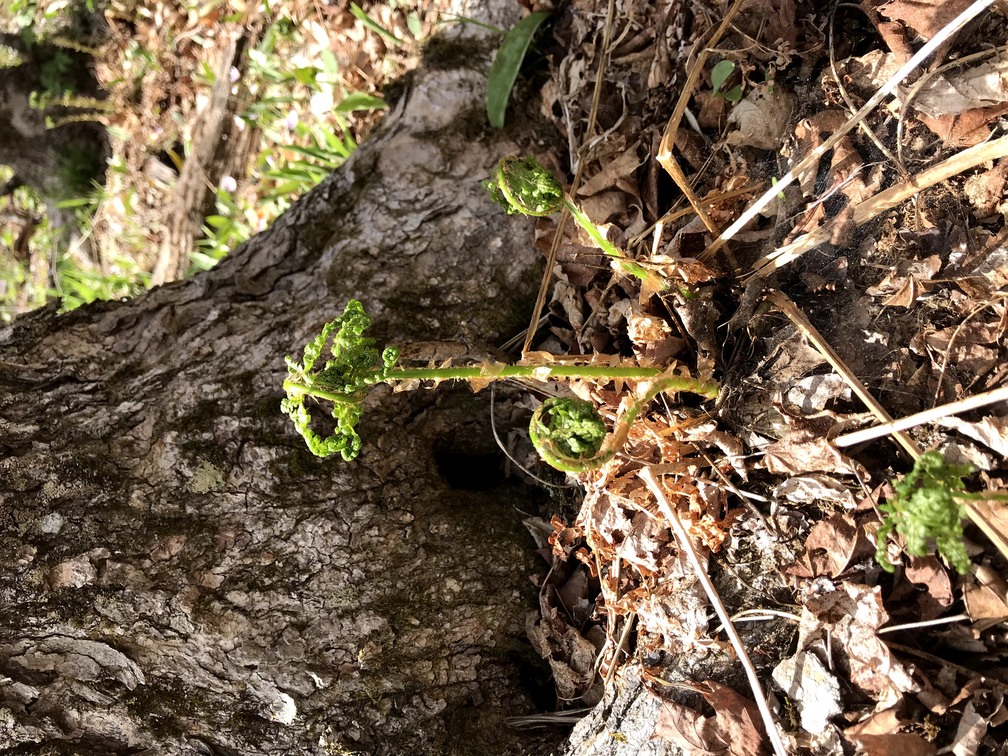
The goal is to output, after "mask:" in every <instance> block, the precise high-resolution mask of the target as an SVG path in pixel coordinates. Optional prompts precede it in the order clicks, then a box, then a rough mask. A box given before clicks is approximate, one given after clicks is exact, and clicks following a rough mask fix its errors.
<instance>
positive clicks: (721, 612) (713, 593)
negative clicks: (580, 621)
mask: <svg viewBox="0 0 1008 756" xmlns="http://www.w3.org/2000/svg"><path fill="white" fill-rule="evenodd" d="M638 475H639V477H640V479H641V480H643V481H644V483H645V485H646V486H647V487H648V488H649V489H650V491H651V493H652V494H653V495H654V497H655V500H656V501H657V502H658V508H659V509H660V510H661V512H662V514H663V515H665V517H666V519H667V520H668V522H669V526H670V527H671V528H672V531H673V532H674V533H675V536H676V540H677V541H678V542H679V546H680V547H681V548H682V549H683V551H685V552H686V556H687V557H688V558H689V561H690V564H691V565H693V570H694V571H695V572H696V576H697V579H698V580H699V581H700V584H701V585H702V586H703V589H704V591H705V592H706V593H707V598H708V600H709V601H710V602H711V606H713V607H714V611H716V612H717V615H718V618H719V619H720V620H721V623H722V625H723V626H724V631H725V634H726V635H727V636H728V639H729V640H730V641H731V644H732V648H734V649H735V653H736V654H737V655H738V659H739V663H741V664H742V668H743V669H744V670H745V673H746V677H747V678H748V679H749V686H750V687H751V688H752V692H753V696H754V699H755V701H756V707H757V708H758V709H759V711H760V715H761V716H762V718H763V726H764V727H765V728H766V731H767V737H769V738H770V742H771V743H772V744H773V749H774V753H775V754H777V756H787V748H786V747H785V746H784V741H783V740H781V736H780V732H779V731H778V730H777V724H776V723H775V722H774V718H773V714H772V713H771V711H770V706H769V705H768V704H767V700H766V696H765V695H764V694H763V687H762V686H761V685H760V681H759V677H758V676H757V674H756V668H755V667H754V666H753V664H752V661H750V659H749V654H748V653H747V652H746V649H745V646H743V645H742V639H741V638H740V637H739V634H738V632H737V631H736V630H735V626H734V625H733V624H732V621H731V617H730V616H729V614H728V610H727V609H725V605H724V604H723V603H722V601H721V598H720V596H718V593H717V589H716V588H715V587H714V583H713V582H711V579H710V577H709V576H708V575H707V570H706V569H705V567H704V565H703V564H702V563H701V562H700V557H699V556H698V555H697V552H696V549H695V548H694V547H693V543H692V541H691V540H690V537H689V534H688V533H687V532H686V528H685V526H684V525H683V524H682V520H680V519H679V515H678V514H676V511H675V509H673V508H672V506H671V505H670V504H669V502H668V499H667V498H666V497H665V492H664V491H663V490H662V487H661V484H659V483H658V480H657V479H656V478H655V476H654V473H653V472H652V470H651V468H650V467H645V468H644V469H643V470H641V471H640V472H639V473H638Z"/></svg>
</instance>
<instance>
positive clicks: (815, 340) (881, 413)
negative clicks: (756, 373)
mask: <svg viewBox="0 0 1008 756" xmlns="http://www.w3.org/2000/svg"><path fill="white" fill-rule="evenodd" d="M765 299H766V301H768V302H769V303H770V304H772V305H773V306H774V307H776V308H777V309H778V310H779V311H780V312H782V313H783V314H784V315H785V316H787V318H788V320H790V321H791V322H792V323H794V325H795V327H796V328H797V329H798V330H799V331H801V333H802V335H803V336H804V337H805V338H806V339H808V341H809V343H810V344H812V346H813V347H815V349H816V351H818V352H819V354H821V355H822V356H823V359H825V360H826V361H827V362H828V363H829V364H830V365H831V366H832V368H833V369H834V370H835V371H837V373H839V374H840V375H841V376H842V377H843V379H844V380H845V381H846V382H847V385H848V386H850V388H851V391H853V392H854V393H855V394H856V395H857V397H858V398H859V399H860V400H861V401H862V402H864V403H865V405H867V406H868V408H869V409H870V410H871V411H872V413H873V414H874V415H875V417H877V418H878V419H879V420H880V421H882V422H883V423H889V422H892V415H890V414H889V413H888V412H886V410H885V408H884V407H883V406H882V405H881V404H879V403H878V400H877V399H876V398H875V397H874V396H872V394H871V392H870V391H868V388H867V387H866V386H865V385H864V384H863V383H862V382H861V381H860V379H859V378H858V377H857V376H856V375H854V373H853V371H851V369H850V368H848V367H847V365H846V363H845V362H844V361H843V360H842V359H840V355H838V354H837V353H836V352H835V351H833V347H831V346H830V345H829V344H828V343H827V342H826V339H824V338H823V337H822V334H820V333H819V331H818V330H816V328H815V326H813V325H812V323H810V322H809V319H808V318H806V317H805V313H803V312H802V311H801V310H799V309H798V307H797V306H796V305H795V303H794V302H792V301H791V299H790V297H788V296H787V294H784V293H783V292H780V291H771V292H769V293H767V295H766V297H765ZM893 437H894V438H895V439H896V440H897V441H898V442H899V443H900V445H901V446H902V447H903V448H904V449H906V451H907V453H908V454H909V455H910V456H911V457H912V458H913V459H917V457H919V456H920V455H921V454H923V453H924V450H923V449H921V448H920V446H918V445H917V442H916V441H914V440H913V439H912V438H910V436H908V435H907V434H905V433H902V432H900V431H896V432H894V433H893Z"/></svg>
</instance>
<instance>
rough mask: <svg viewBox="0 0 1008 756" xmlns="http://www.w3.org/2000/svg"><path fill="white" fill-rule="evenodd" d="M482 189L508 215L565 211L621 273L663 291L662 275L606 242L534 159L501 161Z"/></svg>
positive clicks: (507, 158)
mask: <svg viewBox="0 0 1008 756" xmlns="http://www.w3.org/2000/svg"><path fill="white" fill-rule="evenodd" d="M483 187H484V188H485V189H486V190H487V191H488V192H489V193H490V197H491V199H493V201H494V202H496V203H497V204H498V205H500V206H501V207H503V208H504V210H505V211H506V212H507V213H508V214H509V215H510V214H512V213H521V214H523V215H532V216H542V215H551V214H553V213H555V212H558V211H559V210H561V209H566V210H567V211H568V212H569V213H570V214H571V217H572V218H573V219H574V222H575V223H577V224H578V225H579V226H580V227H581V228H582V229H583V230H584V231H585V233H587V234H588V236H589V237H591V240H592V241H593V242H595V245H596V246H597V247H598V248H599V249H600V250H602V251H603V252H604V253H605V254H607V255H608V256H609V257H611V258H613V259H614V260H615V261H616V263H615V264H616V265H617V266H618V267H619V269H620V270H621V271H623V273H625V274H627V275H631V276H634V277H635V278H639V279H640V280H641V281H643V282H644V284H645V285H646V286H647V287H649V288H650V289H651V290H652V291H662V290H663V289H665V288H666V285H665V282H664V281H663V280H662V278H661V276H659V275H658V274H656V273H655V272H654V271H650V270H648V269H647V268H645V267H644V266H643V265H641V264H640V263H637V262H635V261H633V260H631V259H630V258H628V257H627V255H626V253H625V252H624V251H623V250H621V249H620V248H619V247H617V246H616V245H615V244H613V243H612V242H611V241H609V239H608V238H606V235H605V233H604V232H603V231H602V229H600V228H599V227H598V226H596V225H595V224H594V223H593V222H592V220H591V218H589V217H588V216H587V215H586V214H585V212H584V211H583V210H582V209H581V208H580V207H578V206H577V205H576V204H575V203H574V201H573V200H572V199H571V198H570V197H568V196H567V195H566V194H565V193H564V190H563V186H561V184H560V182H559V181H557V179H556V177H555V176H554V175H553V174H552V172H550V171H549V170H547V169H546V168H544V167H543V166H542V165H540V164H539V162H538V161H537V160H536V159H535V158H534V157H506V158H502V159H501V161H500V162H499V163H498V164H497V171H496V172H495V173H494V177H493V178H492V179H487V180H486V181H484V182H483Z"/></svg>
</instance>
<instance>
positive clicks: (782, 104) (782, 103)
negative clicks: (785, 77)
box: [725, 85, 795, 150]
mask: <svg viewBox="0 0 1008 756" xmlns="http://www.w3.org/2000/svg"><path fill="white" fill-rule="evenodd" d="M794 103H795V99H794V96H793V95H791V93H789V92H787V91H786V90H785V89H784V88H783V87H781V86H780V85H774V86H773V87H772V88H770V87H761V88H759V89H754V90H752V91H751V92H750V93H749V94H748V95H746V96H745V98H743V99H742V101H741V102H739V103H738V104H737V105H736V106H735V107H734V108H732V112H731V113H730V114H729V115H728V127H729V129H731V128H732V127H734V130H731V131H729V132H728V133H727V134H726V135H725V142H727V143H728V144H730V145H733V146H736V147H738V146H742V145H744V146H746V147H755V148H757V149H760V150H779V149H780V147H781V144H782V143H783V141H784V135H785V132H786V131H787V126H788V122H789V121H790V120H791V112H792V111H793V110H794Z"/></svg>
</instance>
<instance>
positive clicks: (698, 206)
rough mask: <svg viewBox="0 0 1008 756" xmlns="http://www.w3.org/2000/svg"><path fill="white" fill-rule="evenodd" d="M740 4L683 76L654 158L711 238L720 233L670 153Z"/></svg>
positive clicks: (738, 3)
mask: <svg viewBox="0 0 1008 756" xmlns="http://www.w3.org/2000/svg"><path fill="white" fill-rule="evenodd" d="M742 4H743V0H735V3H734V4H733V5H732V7H731V8H730V9H729V10H728V13H726V14H725V17H724V19H723V20H722V21H721V24H720V25H719V26H718V28H717V29H716V30H715V31H714V34H713V35H712V36H711V38H710V39H709V40H708V41H707V44H706V45H705V46H704V49H703V51H702V52H701V53H700V55H699V57H697V60H696V63H695V64H694V65H693V67H692V68H691V69H690V72H689V74H687V76H686V81H685V83H684V84H683V88H682V91H681V92H680V93H679V99H678V100H677V101H676V105H675V108H673V110H672V116H671V117H670V118H669V120H668V124H667V125H666V126H665V132H664V133H663V134H662V138H661V143H660V144H659V146H658V154H657V155H656V156H655V160H657V161H658V163H659V164H660V165H661V167H662V168H664V169H665V171H666V173H668V175H669V176H671V177H672V180H673V181H675V183H676V185H677V186H678V187H679V189H680V190H681V191H682V193H683V196H684V197H686V200H687V201H688V202H689V203H690V206H691V207H692V208H693V212H694V213H696V214H697V215H698V216H699V217H700V220H702V221H703V224H704V226H706V227H707V230H708V231H710V232H711V233H712V234H717V233H718V232H719V229H718V227H717V226H716V225H715V224H714V221H713V220H711V217H710V216H709V215H707V212H706V211H705V210H704V206H703V203H701V202H700V199H699V198H698V197H697V196H696V194H695V193H694V192H693V187H691V186H690V185H689V181H687V180H686V175H685V174H684V173H683V172H682V169H681V168H680V167H679V164H678V163H677V162H676V159H675V157H674V156H673V155H672V149H673V148H674V147H675V138H676V133H677V132H678V131H679V123H680V122H681V121H682V117H683V114H684V113H685V112H686V105H687V104H688V103H689V100H690V97H692V96H693V90H694V89H695V88H696V84H697V81H699V80H700V76H701V74H703V70H704V66H705V65H706V64H707V58H709V57H710V54H711V50H713V49H714V47H715V45H717V43H718V40H720V39H721V37H722V36H723V35H724V33H725V32H726V31H728V27H729V26H730V25H731V22H732V19H734V18H735V15H736V14H737V13H738V12H739V10H740V9H741V7H742Z"/></svg>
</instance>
